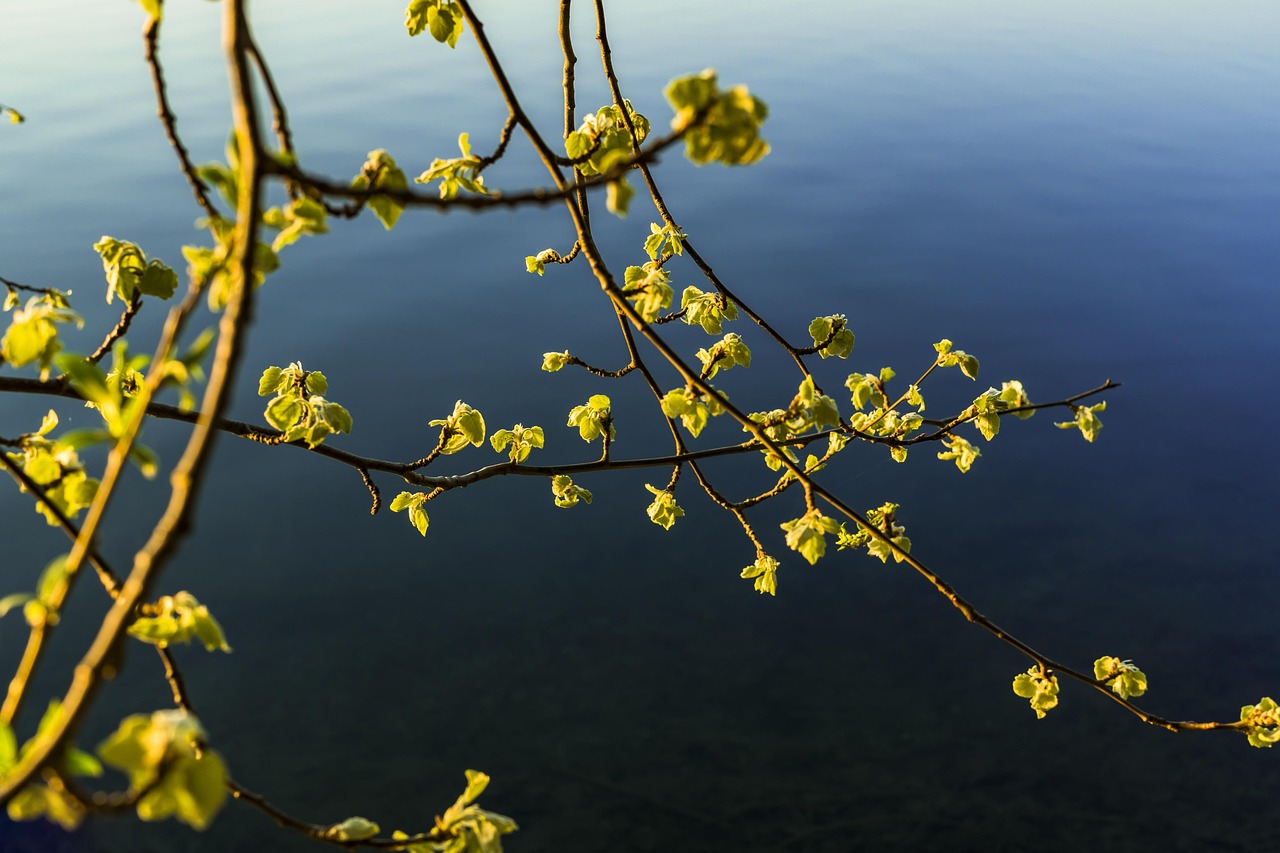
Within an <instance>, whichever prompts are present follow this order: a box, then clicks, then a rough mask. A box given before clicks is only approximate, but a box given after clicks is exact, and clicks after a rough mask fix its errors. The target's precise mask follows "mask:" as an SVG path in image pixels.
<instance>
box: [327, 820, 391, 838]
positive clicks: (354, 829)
mask: <svg viewBox="0 0 1280 853" xmlns="http://www.w3.org/2000/svg"><path fill="white" fill-rule="evenodd" d="M381 831H382V827H380V826H378V825H377V824H376V823H374V822H373V821H371V820H369V819H368V818H363V817H349V818H347V819H346V820H344V821H342V822H341V823H335V824H334V825H333V826H331V827H329V828H328V829H326V830H325V831H324V837H325V838H327V839H330V840H332V841H365V840H367V839H370V838H373V837H374V836H375V835H377V834H378V833H379V832H381Z"/></svg>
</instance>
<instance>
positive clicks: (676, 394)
mask: <svg viewBox="0 0 1280 853" xmlns="http://www.w3.org/2000/svg"><path fill="white" fill-rule="evenodd" d="M662 413H663V414H664V415H666V416H667V417H669V418H671V419H672V420H674V419H676V418H679V419H680V423H682V424H684V428H685V429H687V430H689V432H690V433H691V434H692V435H693V437H694V438H697V437H698V435H699V434H700V433H701V432H702V430H703V428H704V427H705V426H706V425H707V421H708V420H709V419H710V418H712V417H714V416H716V415H720V414H723V413H724V406H722V405H721V404H720V401H719V400H718V399H717V398H716V397H713V396H709V395H704V394H702V393H700V392H698V391H696V390H694V389H693V388H689V387H685V388H674V389H672V390H671V391H668V392H667V393H666V395H665V396H664V397H663V398H662Z"/></svg>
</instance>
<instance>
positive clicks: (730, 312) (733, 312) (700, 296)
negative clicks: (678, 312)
mask: <svg viewBox="0 0 1280 853" xmlns="http://www.w3.org/2000/svg"><path fill="white" fill-rule="evenodd" d="M680 307H681V308H682V309H684V312H685V314H684V321H685V322H686V323H688V324H689V325H691V326H692V325H698V326H701V327H702V330H703V331H704V332H706V333H707V334H708V335H718V334H720V327H721V324H722V323H724V321H725V320H736V319H738V308H737V306H736V305H734V304H733V302H731V301H730V300H729V299H728V298H727V297H725V295H724V294H722V293H703V292H702V291H701V290H699V289H698V288H696V287H693V286H689V287H686V288H685V289H684V293H683V294H682V295H681V297H680Z"/></svg>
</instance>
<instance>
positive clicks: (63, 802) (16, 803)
mask: <svg viewBox="0 0 1280 853" xmlns="http://www.w3.org/2000/svg"><path fill="white" fill-rule="evenodd" d="M61 717H62V703H61V702H59V701H58V700H56V699H55V700H53V701H51V702H50V703H49V706H48V708H47V709H46V710H45V712H44V716H43V717H41V718H40V723H39V725H38V726H37V727H36V734H35V737H33V738H32V739H31V740H29V741H27V742H26V743H25V744H23V746H22V750H21V751H18V749H17V740H16V739H15V737H14V734H13V730H12V729H11V728H9V726H8V725H7V724H6V723H3V722H0V778H4V776H5V774H7V773H8V772H9V771H10V770H12V769H13V767H14V765H15V764H17V762H18V761H19V760H20V759H21V758H23V757H24V756H26V755H27V753H29V752H30V751H31V750H32V749H33V748H34V747H35V744H36V741H37V740H39V739H40V738H41V737H43V736H44V735H45V734H46V733H47V732H48V731H49V730H50V729H51V728H53V727H54V726H55V725H57V724H58V723H59V722H60V721H61ZM58 771H59V773H61V774H62V775H63V776H65V777H97V776H101V775H102V764H101V763H100V762H99V761H98V759H96V758H94V757H93V756H92V755H90V754H89V753H87V752H83V751H81V750H79V749H77V748H76V747H74V746H69V747H68V748H67V749H66V750H65V751H64V752H63V755H62V758H61V759H60V760H59V762H58ZM8 813H9V818H10V819H11V820H15V821H27V820H36V819H37V818H42V817H43V818H46V819H48V820H51V821H53V822H54V823H56V824H58V825H59V826H61V827H62V828H63V829H66V830H73V829H75V828H76V827H78V826H79V825H80V822H81V821H82V820H83V819H84V815H85V811H84V807H83V806H81V805H80V803H79V802H78V801H77V800H76V799H75V798H74V797H73V796H71V794H70V792H69V791H67V790H66V788H65V787H64V786H62V785H57V786H50V785H49V784H47V782H45V781H41V782H32V783H31V784H29V785H27V786H25V787H24V788H22V789H21V790H20V791H18V792H17V794H16V795H14V798H13V799H12V800H10V801H9V806H8Z"/></svg>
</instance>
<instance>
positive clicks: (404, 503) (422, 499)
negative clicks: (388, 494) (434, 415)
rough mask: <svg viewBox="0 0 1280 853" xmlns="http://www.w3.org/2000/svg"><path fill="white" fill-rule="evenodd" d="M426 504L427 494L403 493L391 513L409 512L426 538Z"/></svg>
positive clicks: (393, 502) (418, 529) (410, 518)
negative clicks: (423, 506) (424, 507)
mask: <svg viewBox="0 0 1280 853" xmlns="http://www.w3.org/2000/svg"><path fill="white" fill-rule="evenodd" d="M426 502H427V495H426V493H425V492H401V493H400V494H398V495H396V497H395V500H393V501H392V502H391V511H392V512H401V511H402V510H406V509H407V510H409V523H410V524H412V525H413V526H414V528H415V529H416V530H417V531H418V532H419V533H421V534H422V535H423V536H426V535H427V525H428V524H429V523H430V520H429V519H428V518H427V512H426V510H424V509H423V508H422V505H423V504H425V503H426ZM588 503H590V501H588Z"/></svg>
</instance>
